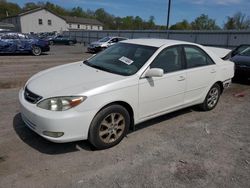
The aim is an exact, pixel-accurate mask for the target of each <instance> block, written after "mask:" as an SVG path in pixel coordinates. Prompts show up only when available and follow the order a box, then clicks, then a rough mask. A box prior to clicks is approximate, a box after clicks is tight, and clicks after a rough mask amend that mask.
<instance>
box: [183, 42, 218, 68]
mask: <svg viewBox="0 0 250 188" xmlns="http://www.w3.org/2000/svg"><path fill="white" fill-rule="evenodd" d="M184 51H185V54H186V62H187V68H194V67H201V66H206V65H212V64H214V62H213V61H212V60H211V58H210V57H209V56H208V55H207V54H206V53H205V52H203V51H202V50H201V49H199V48H197V47H191V46H188V47H187V46H186V47H184Z"/></svg>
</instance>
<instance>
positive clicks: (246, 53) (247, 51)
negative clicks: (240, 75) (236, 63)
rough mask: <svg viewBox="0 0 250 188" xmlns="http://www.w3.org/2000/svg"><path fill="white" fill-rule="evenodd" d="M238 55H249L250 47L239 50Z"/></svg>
mask: <svg viewBox="0 0 250 188" xmlns="http://www.w3.org/2000/svg"><path fill="white" fill-rule="evenodd" d="M239 55H242V56H250V47H248V48H246V49H244V50H243V51H241V52H240V54H239Z"/></svg>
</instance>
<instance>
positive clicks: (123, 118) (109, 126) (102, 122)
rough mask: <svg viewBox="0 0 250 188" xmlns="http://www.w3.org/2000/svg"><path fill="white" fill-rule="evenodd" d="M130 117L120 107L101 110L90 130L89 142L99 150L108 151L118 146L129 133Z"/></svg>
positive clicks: (113, 106) (114, 106) (115, 106)
mask: <svg viewBox="0 0 250 188" xmlns="http://www.w3.org/2000/svg"><path fill="white" fill-rule="evenodd" d="M129 123H130V117H129V113H128V111H127V110H126V109H125V108H124V107H122V106H120V105H112V106H108V107H106V108H104V109H103V110H101V111H100V112H99V113H98V114H97V115H96V116H95V117H94V119H93V121H92V123H91V125H90V129H89V141H90V143H91V144H92V145H93V146H95V148H97V149H106V148H110V147H112V146H115V145H116V144H118V143H119V142H120V141H121V140H122V139H123V138H124V136H125V135H126V134H127V132H128V128H129Z"/></svg>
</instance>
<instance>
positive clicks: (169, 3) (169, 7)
mask: <svg viewBox="0 0 250 188" xmlns="http://www.w3.org/2000/svg"><path fill="white" fill-rule="evenodd" d="M170 9H171V0H168V17H167V31H168V38H169V18H170Z"/></svg>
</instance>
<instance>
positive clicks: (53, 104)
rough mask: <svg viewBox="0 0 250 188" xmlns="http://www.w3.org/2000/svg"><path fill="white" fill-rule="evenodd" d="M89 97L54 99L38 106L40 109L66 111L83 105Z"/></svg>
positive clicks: (43, 101)
mask: <svg viewBox="0 0 250 188" xmlns="http://www.w3.org/2000/svg"><path fill="white" fill-rule="evenodd" d="M86 98H87V97H85V96H74V97H53V98H48V99H44V100H42V101H41V102H39V103H38V104H37V106H38V107H40V108H43V109H45V110H51V111H65V110H68V109H70V108H73V107H75V106H77V105H79V104H80V103H82V102H83V101H84V100H85V99H86Z"/></svg>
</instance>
